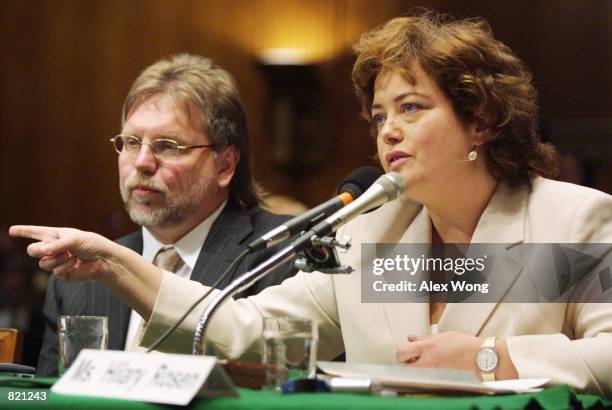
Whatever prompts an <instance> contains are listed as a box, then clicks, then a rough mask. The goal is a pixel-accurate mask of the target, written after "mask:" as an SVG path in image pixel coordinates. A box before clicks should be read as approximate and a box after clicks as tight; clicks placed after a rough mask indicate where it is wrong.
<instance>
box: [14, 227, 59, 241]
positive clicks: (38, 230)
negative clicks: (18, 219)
mask: <svg viewBox="0 0 612 410" xmlns="http://www.w3.org/2000/svg"><path fill="white" fill-rule="evenodd" d="M9 235H10V236H14V237H18V238H30V239H35V240H37V241H49V240H54V239H57V238H58V235H57V229H56V228H51V227H49V226H36V225H13V226H11V227H10V228H9Z"/></svg>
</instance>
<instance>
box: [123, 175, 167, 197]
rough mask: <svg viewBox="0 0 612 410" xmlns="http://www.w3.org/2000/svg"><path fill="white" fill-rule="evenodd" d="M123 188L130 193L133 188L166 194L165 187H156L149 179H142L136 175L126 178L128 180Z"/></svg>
mask: <svg viewBox="0 0 612 410" xmlns="http://www.w3.org/2000/svg"><path fill="white" fill-rule="evenodd" d="M125 188H126V189H127V190H128V191H130V192H131V191H132V190H134V188H144V189H150V190H153V191H159V192H162V193H166V192H167V189H166V187H165V186H160V185H157V184H155V183H154V182H153V181H151V180H150V179H149V178H146V177H143V176H142V175H138V174H135V175H132V176H130V177H128V179H127V180H126V181H125Z"/></svg>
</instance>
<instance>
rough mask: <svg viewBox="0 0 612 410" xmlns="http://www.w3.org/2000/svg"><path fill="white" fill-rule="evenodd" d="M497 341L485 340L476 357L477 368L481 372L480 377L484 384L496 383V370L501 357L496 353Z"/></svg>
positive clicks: (488, 338) (493, 338)
mask: <svg viewBox="0 0 612 410" xmlns="http://www.w3.org/2000/svg"><path fill="white" fill-rule="evenodd" d="M495 339H496V338H495V337H487V338H485V340H484V342H482V345H481V346H480V351H479V352H478V354H477V355H476V367H478V370H480V377H481V378H482V381H484V382H492V381H495V369H497V365H498V364H499V356H497V352H496V351H495Z"/></svg>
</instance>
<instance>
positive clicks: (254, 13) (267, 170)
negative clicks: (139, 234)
mask: <svg viewBox="0 0 612 410" xmlns="http://www.w3.org/2000/svg"><path fill="white" fill-rule="evenodd" d="M415 6H428V7H433V8H436V9H438V10H440V11H445V12H450V13H453V14H455V15H457V16H460V17H465V16H483V17H485V18H487V19H488V20H489V21H490V23H491V25H492V27H493V30H494V32H495V34H496V37H497V38H499V39H501V40H503V41H504V42H506V43H507V44H508V45H509V46H510V47H511V48H512V49H514V50H515V51H516V52H517V53H518V54H519V56H521V57H522V58H523V59H524V60H525V61H526V62H527V64H528V65H529V66H530V68H531V69H532V71H533V73H534V76H535V83H536V86H537V88H538V90H539V93H540V104H541V112H542V116H543V119H544V120H545V124H546V128H547V130H548V132H547V133H548V134H549V135H551V136H552V137H551V138H552V141H553V142H554V143H555V144H557V145H558V146H559V147H560V148H562V149H564V150H578V151H579V152H580V153H581V155H584V156H586V157H587V158H588V159H589V161H590V162H591V165H592V168H593V181H592V183H593V185H594V186H596V187H598V188H599V189H602V190H605V191H607V192H612V172H611V171H612V165H611V163H612V162H611V161H610V157H611V155H610V154H611V153H612V142H611V138H612V98H611V95H612V46H611V44H612V2H610V1H609V0H508V1H490V0H472V1H467V0H424V1H421V2H416V1H400V0H379V1H372V0H277V1H273V0H207V1H195V0H128V1H125V0H1V1H0V50H1V52H0V229H2V234H0V245H1V244H2V243H4V244H5V245H3V246H5V248H6V247H9V248H10V247H11V246H9V245H6V243H7V242H6V241H7V238H6V237H5V235H4V234H5V232H6V227H7V226H8V225H10V224H16V223H27V224H46V225H56V226H57V225H62V226H73V227H78V228H82V229H88V230H94V231H97V232H100V233H103V234H106V235H109V236H117V235H119V234H121V233H123V232H125V231H126V230H129V229H131V227H130V226H129V224H128V223H127V221H126V217H125V215H124V212H123V209H122V205H121V201H120V198H119V194H118V182H117V170H116V154H115V152H114V151H113V149H112V147H111V144H110V143H109V142H108V138H109V137H111V136H113V135H114V134H116V133H117V131H118V130H119V117H120V109H121V105H122V103H123V99H124V97H125V95H126V93H127V91H128V88H129V86H130V84H131V82H132V81H133V80H134V78H135V77H136V76H137V75H138V73H139V72H140V71H141V70H142V69H144V68H145V67H146V66H148V65H150V64H151V63H153V62H154V61H156V60H157V59H159V58H160V57H162V56H167V55H169V54H173V53H177V52H182V51H186V52H191V53H196V54H201V55H204V56H208V57H211V58H213V59H214V60H215V61H216V62H218V63H219V64H220V65H221V66H222V67H224V68H225V69H227V70H229V71H230V72H231V73H233V74H234V76H235V77H236V79H237V81H238V84H239V86H240V90H241V93H242V95H243V98H244V101H245V104H246V110H247V115H248V120H249V124H250V129H251V133H252V138H253V146H254V160H255V174H256V177H257V179H258V180H259V181H261V182H262V183H263V185H264V186H265V187H266V188H267V189H268V190H270V191H272V192H275V193H283V194H289V195H292V196H295V197H297V198H298V199H300V200H302V201H304V202H305V203H306V204H307V205H309V206H312V205H315V204H316V203H318V202H321V201H323V200H324V199H326V198H328V197H329V196H330V195H331V193H332V192H333V191H334V187H335V185H336V184H337V183H338V181H340V180H341V179H342V178H343V177H344V176H345V175H346V174H347V173H348V172H350V171H351V170H352V169H354V168H356V167H358V166H360V165H364V164H369V163H373V160H372V158H371V157H372V154H373V152H374V145H373V143H372V141H371V139H370V138H369V137H368V135H367V126H366V124H365V123H364V122H363V121H362V120H361V119H360V118H359V115H358V105H357V101H356V99H355V97H354V96H353V93H352V90H351V83H350V68H351V63H352V57H351V54H350V45H351V44H352V42H354V41H355V39H356V38H357V36H358V35H359V34H360V33H362V32H364V31H365V30H367V29H370V28H372V27H374V26H375V25H378V24H380V23H382V22H383V21H385V20H387V19H389V18H391V17H394V16H398V15H400V14H402V13H405V12H406V11H408V10H410V9H411V8H412V7H415ZM283 46H284V47H288V46H292V47H303V48H306V49H308V50H310V53H311V57H312V58H314V59H316V60H317V61H319V68H318V75H319V77H320V81H321V88H322V91H321V95H320V104H321V108H322V115H321V124H322V128H321V132H320V135H318V136H317V137H316V138H317V144H316V146H317V147H320V148H319V149H318V153H319V155H320V157H319V158H318V161H317V163H318V164H319V166H318V167H314V168H312V169H310V170H308V171H304V172H295V171H294V172H291V170H288V169H287V168H284V167H279V166H278V165H277V164H275V163H274V161H272V160H271V154H270V152H271V151H272V150H271V147H273V145H274V143H275V141H274V139H273V138H272V136H271V120H270V118H269V113H268V111H267V109H266V107H267V104H268V101H269V100H268V97H269V95H270V91H271V90H270V89H269V88H268V85H267V83H266V82H265V80H264V77H263V73H262V71H261V70H260V68H259V67H258V66H257V64H256V55H257V53H258V52H259V50H261V49H262V48H267V47H283ZM2 241H4V242H2ZM21 252H22V253H23V250H21ZM7 277H8V276H7ZM11 280H13V281H15V280H17V279H16V278H15V277H13V279H11ZM34 282H35V283H38V285H37V286H38V287H39V288H44V283H42V282H41V280H39V279H35V280H34ZM12 283H13V282H11V281H10V280H8V281H3V282H2V283H0V288H1V289H2V290H3V291H4V294H10V293H11V292H13V290H14V289H15V287H16V286H18V285H14V284H12ZM41 283H42V285H41ZM21 286H29V285H28V284H27V283H26V284H25V285H21ZM15 292H17V291H16V290H15ZM0 296H1V295H0ZM37 298H38V299H37V300H36V301H34V302H35V303H34V305H36V306H38V307H39V305H40V300H39V299H40V296H37ZM1 304H2V300H0V305H1ZM35 309H37V307H35V308H34V310H35ZM31 326H34V325H33V324H32V325H31ZM33 337H35V336H33ZM36 337H38V336H36ZM30 350H31V351H35V350H36V347H35V346H34V347H31V349H30ZM31 355H32V353H30V356H31ZM34 359H35V358H32V357H30V359H29V360H30V362H31V361H32V360H34Z"/></svg>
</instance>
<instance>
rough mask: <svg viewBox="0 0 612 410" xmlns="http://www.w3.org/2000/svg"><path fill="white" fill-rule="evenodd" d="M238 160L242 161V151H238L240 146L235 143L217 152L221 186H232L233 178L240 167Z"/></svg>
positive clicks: (219, 183) (218, 182) (218, 180)
mask: <svg viewBox="0 0 612 410" xmlns="http://www.w3.org/2000/svg"><path fill="white" fill-rule="evenodd" d="M238 161H240V152H238V148H236V147H235V146H233V145H231V146H229V147H226V148H224V149H223V150H222V151H221V152H219V153H217V173H218V176H219V177H218V179H217V184H218V185H219V187H220V188H227V187H229V186H230V183H231V182H232V178H233V177H234V174H235V173H236V167H238Z"/></svg>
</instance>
